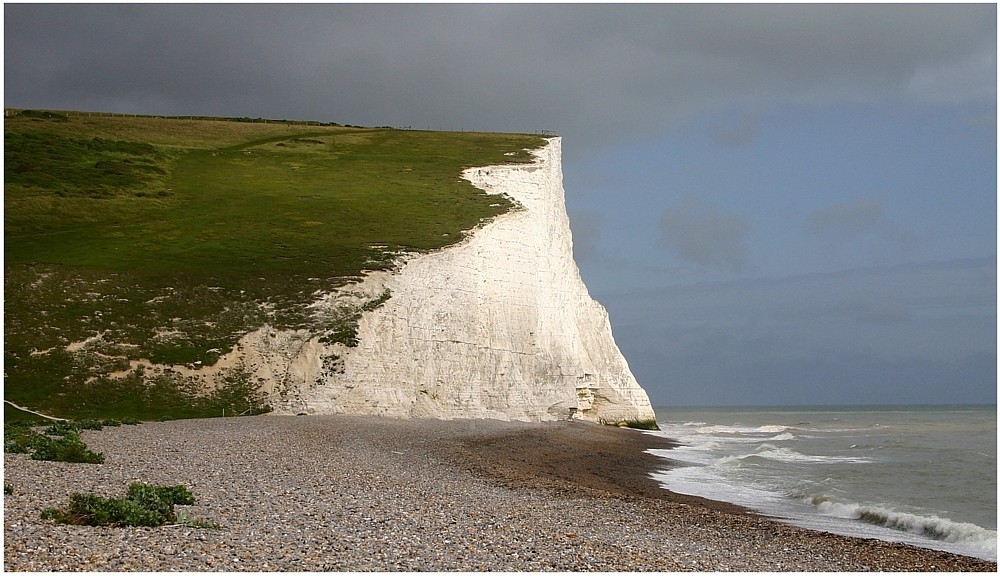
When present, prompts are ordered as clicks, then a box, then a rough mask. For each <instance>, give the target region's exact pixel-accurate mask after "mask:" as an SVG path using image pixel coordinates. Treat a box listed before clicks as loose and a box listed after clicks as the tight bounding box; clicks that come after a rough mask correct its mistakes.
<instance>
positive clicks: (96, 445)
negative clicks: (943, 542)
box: [4, 416, 997, 572]
mask: <svg viewBox="0 0 1000 576" xmlns="http://www.w3.org/2000/svg"><path fill="white" fill-rule="evenodd" d="M82 436H83V439H84V441H85V442H87V444H88V446H90V448H91V449H93V450H95V451H97V452H101V453H103V454H104V455H105V462H104V463H103V464H98V465H92V464H66V463H58V462H41V461H33V460H31V459H30V458H29V457H28V456H26V455H23V454H5V455H4V482H5V484H6V485H7V486H9V487H10V488H11V489H12V493H11V494H8V495H6V496H5V497H4V569H5V570H8V571H321V570H322V571H413V570H430V571H456V570H461V571H480V570H496V571H539V570H559V571H571V570H572V571H577V570H595V571H690V570H695V571H707V570H713V571H715V570H721V571H872V570H874V571H959V570H967V571H984V572H996V570H997V566H996V563H994V562H987V561H983V560H979V559H975V558H969V557H964V556H956V555H953V554H948V553H944V552H936V551H931V550H923V549H919V548H914V547H910V546H906V545H902V544H892V543H886V542H881V541H875V540H863V539H857V538H848V537H842V536H833V535H829V534H824V533H819V532H813V531H808V530H803V529H799V528H795V527H791V526H787V525H784V524H781V523H779V522H776V521H773V520H770V519H767V518H763V517H761V516H758V515H756V514H753V513H750V512H748V511H746V510H743V509H740V508H738V507H734V506H730V505H726V504H721V503H716V502H711V501H707V500H701V499H697V498H690V497H684V496H680V495H677V494H673V493H670V492H668V491H665V490H663V489H661V488H659V487H658V485H657V484H656V483H655V482H654V481H653V480H651V479H649V478H648V472H650V471H652V470H654V469H656V468H657V467H661V466H663V460H661V459H658V458H656V457H653V456H650V455H647V454H644V453H643V450H644V449H646V448H650V447H654V446H655V447H661V448H662V447H664V442H665V441H664V440H663V439H661V438H658V437H655V436H651V435H648V434H643V433H641V432H638V431H633V430H621V429H615V428H608V427H602V426H598V425H595V424H585V423H578V422H558V423H544V424H525V423H508V422H499V421H491V420H451V421H438V420H388V419H380V418H372V417H357V416H304V417H295V416H261V417H252V418H249V417H248V418H221V419H206V420H186V421H173V422H156V423H146V424H142V425H139V426H123V427H120V428H105V429H104V430H101V431H84V432H83V433H82ZM135 481H142V482H147V483H153V484H161V485H175V484H184V485H186V486H187V487H188V488H189V489H190V490H191V492H192V493H193V494H194V496H195V498H196V503H195V505H193V506H184V507H179V508H183V509H184V511H185V512H187V513H189V514H190V515H191V516H194V517H198V518H204V519H207V520H211V521H212V522H215V523H217V524H219V525H220V526H221V528H220V529H217V530H216V529H208V528H192V527H189V526H185V525H171V526H164V527H160V528H89V527H77V526H62V525H54V524H51V523H48V522H45V521H43V520H41V519H40V518H39V515H40V514H41V511H42V510H43V509H45V508H47V507H59V506H64V505H65V504H66V503H67V502H68V500H69V495H70V494H71V493H74V492H89V493H94V494H98V495H102V496H115V497H120V496H122V495H123V494H124V492H125V489H126V487H127V486H128V484H129V483H130V482H135Z"/></svg>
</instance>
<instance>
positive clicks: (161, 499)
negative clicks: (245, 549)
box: [42, 482, 219, 529]
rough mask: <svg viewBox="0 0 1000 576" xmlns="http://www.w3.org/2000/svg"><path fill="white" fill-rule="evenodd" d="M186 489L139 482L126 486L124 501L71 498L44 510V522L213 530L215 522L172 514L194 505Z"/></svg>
mask: <svg viewBox="0 0 1000 576" xmlns="http://www.w3.org/2000/svg"><path fill="white" fill-rule="evenodd" d="M194 503H195V500H194V495H192V494H191V491H190V490H188V488H187V486H184V485H182V484H178V485H177V486H153V485H151V484H145V483H142V482H133V483H132V484H129V487H128V491H127V493H126V494H125V497H124V498H104V497H101V496H95V495H93V494H80V493H75V494H72V495H70V501H69V505H68V506H66V507H65V508H62V509H60V508H46V509H45V510H43V511H42V519H43V520H51V521H53V522H55V523H57V524H75V525H79V526H114V527H124V526H147V527H158V526H163V525H164V524H183V525H186V526H190V527H193V528H215V529H218V528H219V526H218V525H217V524H215V523H214V522H211V521H208V520H203V519H198V518H193V517H191V516H189V515H187V514H185V513H183V512H178V511H176V510H175V508H174V505H175V504H180V505H191V504H194Z"/></svg>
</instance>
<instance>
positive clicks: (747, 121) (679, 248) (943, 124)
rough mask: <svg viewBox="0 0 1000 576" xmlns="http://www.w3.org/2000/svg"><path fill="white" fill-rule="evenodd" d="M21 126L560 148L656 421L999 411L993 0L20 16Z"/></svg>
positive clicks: (8, 23) (100, 11)
mask: <svg viewBox="0 0 1000 576" xmlns="http://www.w3.org/2000/svg"><path fill="white" fill-rule="evenodd" d="M4 49H5V51H4V105H5V106H8V107H20V108H42V109H45V108H47V109H63V110H90V111H108V112H122V113H136V114H162V115H207V116H228V117H243V116H246V117H252V118H257V117H263V118H285V119H303V120H320V121H326V122H338V123H341V124H355V125H369V126H383V125H388V126H399V127H403V126H408V127H412V128H414V129H433V130H488V131H503V132H528V133H537V132H540V131H543V130H544V131H551V132H554V133H557V134H559V135H560V136H562V138H563V174H564V185H565V189H566V202H567V211H568V212H569V216H570V221H571V227H572V230H573V235H574V247H575V254H576V260H577V263H578V265H579V267H580V271H581V275H582V277H583V279H584V281H585V282H586V284H587V286H588V288H589V289H590V292H591V294H592V295H593V296H594V297H595V298H596V299H597V300H598V301H600V302H601V303H602V304H604V305H605V306H606V307H607V308H608V311H609V314H610V316H611V322H612V327H613V331H614V334H615V338H616V340H617V341H618V344H619V346H620V347H621V349H622V352H623V353H624V354H625V357H626V358H627V359H628V362H629V365H630V367H631V368H632V371H633V372H634V373H635V375H636V377H637V379H638V380H639V382H640V384H641V385H642V386H643V388H645V389H646V391H647V392H648V393H649V396H650V399H651V400H652V402H653V404H654V405H656V406H670V405H689V406H690V405H783V404H867V403H879V404H885V403H904V404H905V403H981V402H986V403H995V402H996V391H997V329H996V328H997V325H996V304H997V292H996V255H997V226H996V222H997V220H996V217H997V139H996V138H997V119H996V109H997V108H996V88H997V60H996V54H997V10H996V5H995V4H964V5H958V4H882V5H867V4H833V5H831V4H824V5H818V4H817V5H812V4H795V5H792V4H768V5H754V4H726V5H722V4H671V5H658V4H642V5H627V6H623V5H600V4H582V5H566V4H556V5H536V4H501V5H495V4H472V5H465V4H448V5H425V4H407V5H387V4H369V5H364V4H362V5H357V4H351V5H347V4H298V5H271V4H249V5H227V4H214V5H199V4H166V5H163V4H91V5H85V4H69V5H67V4H61V5H53V4H5V5H4Z"/></svg>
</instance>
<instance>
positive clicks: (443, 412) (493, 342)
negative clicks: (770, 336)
mask: <svg viewBox="0 0 1000 576" xmlns="http://www.w3.org/2000/svg"><path fill="white" fill-rule="evenodd" d="M463 177H464V178H466V179H468V180H470V181H471V182H472V183H473V184H474V185H475V186H477V187H479V188H482V189H484V190H486V191H487V192H489V193H493V194H507V195H508V196H510V197H511V198H513V199H514V200H515V201H516V202H517V203H518V204H519V205H520V207H519V208H517V209H515V210H513V211H511V212H509V213H507V214H504V215H502V216H500V217H499V218H496V219H495V220H493V221H492V222H490V223H488V224H486V225H485V226H483V227H481V228H480V229H478V230H476V231H475V232H474V233H472V234H471V236H470V237H469V238H467V239H465V240H464V241H462V242H460V243H459V244H457V245H454V246H451V247H449V248H446V249H444V250H441V251H438V252H434V253H430V254H423V255H418V256H413V257H411V258H410V259H409V260H408V261H406V262H405V264H403V266H402V267H401V269H400V270H399V271H398V273H396V274H388V273H378V274H373V275H371V276H369V277H368V278H367V279H366V280H365V281H364V282H362V283H359V284H357V285H354V286H351V287H349V288H348V289H345V290H341V291H339V292H338V293H334V294H331V295H328V296H327V297H325V298H323V299H321V300H320V301H318V302H317V303H316V304H314V306H313V308H314V313H315V314H317V315H318V316H319V317H322V315H324V314H328V315H329V314H336V311H337V310H340V309H342V308H343V306H345V305H346V304H349V303H350V301H352V300H353V301H354V303H355V305H356V304H357V303H358V302H365V301H371V300H372V299H374V298H378V297H379V296H380V295H382V297H383V298H384V297H385V296H389V298H388V299H387V300H385V301H384V303H382V304H381V305H380V306H378V307H377V308H375V309H374V310H372V311H369V312H366V313H365V314H364V315H363V317H362V319H361V321H360V324H359V327H358V333H357V339H358V345H357V346H356V347H350V348H349V347H346V346H344V345H343V344H333V345H325V344H321V343H320V341H319V340H318V339H316V338H312V337H311V336H310V335H309V334H307V333H304V332H284V333H278V332H274V331H270V330H269V329H266V328H265V329H263V330H260V331H257V332H255V333H253V334H250V335H248V336H247V337H246V338H244V340H243V341H242V342H241V344H240V346H238V350H239V351H240V352H239V354H240V355H241V356H242V358H243V360H244V364H245V365H247V366H251V367H252V370H253V371H255V372H256V375H257V376H258V377H259V378H261V379H262V381H267V382H270V383H271V385H272V389H271V392H272V404H273V405H274V406H275V408H276V409H277V410H278V411H279V412H294V413H301V412H306V413H325V414H329V413H355V414H357V413H360V414H377V415H384V416H393V417H437V418H498V419H504V420H552V419H563V418H568V417H571V416H572V417H575V418H582V419H586V420H594V421H597V420H602V419H603V420H612V421H616V420H624V419H647V418H653V417H654V414H653V410H652V408H651V406H650V403H649V399H648V398H647V396H646V393H645V392H644V391H643V390H642V388H640V387H639V385H638V383H637V382H636V380H635V378H634V377H633V376H632V373H631V372H630V371H629V368H628V364H627V363H626V361H625V358H624V357H623V356H622V355H621V352H620V351H619V350H618V347H617V346H616V345H615V342H614V339H613V337H612V335H611V326H610V323H609V321H608V315H607V313H606V311H605V310H604V308H603V307H602V306H601V305H600V304H598V303H597V302H595V301H594V300H593V299H591V298H590V295H589V294H588V292H587V288H586V286H584V284H583V281H582V280H581V279H580V273H579V270H578V269H577V266H576V263H575V262H574V260H573V251H572V239H571V234H570V228H569V219H568V217H567V215H566V207H565V199H564V194H563V188H562V166H561V141H560V139H558V138H553V139H550V140H549V141H548V145H547V146H545V147H544V148H542V149H541V150H538V151H536V161H535V162H534V163H532V164H515V165H504V166H491V167H485V168H475V169H470V170H467V171H466V172H465V173H464V174H463ZM386 290H388V292H386Z"/></svg>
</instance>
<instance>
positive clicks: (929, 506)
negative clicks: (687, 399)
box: [654, 407, 997, 560]
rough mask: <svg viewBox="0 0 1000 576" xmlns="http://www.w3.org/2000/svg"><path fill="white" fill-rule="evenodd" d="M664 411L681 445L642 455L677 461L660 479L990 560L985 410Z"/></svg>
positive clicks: (791, 515) (792, 517)
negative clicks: (669, 417)
mask: <svg viewBox="0 0 1000 576" xmlns="http://www.w3.org/2000/svg"><path fill="white" fill-rule="evenodd" d="M673 412H674V414H672V415H675V419H674V420H673V421H672V422H671V421H669V420H666V419H664V420H661V422H660V425H661V429H662V432H661V434H662V435H664V436H666V437H668V438H673V439H675V440H677V441H679V442H681V443H683V444H684V446H683V447H682V448H677V449H675V450H667V451H662V452H661V451H654V453H657V454H658V455H661V456H664V457H666V458H671V459H673V460H675V461H680V462H683V463H684V464H687V465H686V466H680V467H674V468H671V469H670V470H668V471H666V472H664V473H663V474H660V475H657V476H656V477H657V479H658V480H660V481H661V483H662V484H663V485H664V487H665V488H667V489H670V490H673V491H675V492H681V493H686V494H693V495H698V496H703V497H707V498H714V499H720V500H725V501H728V502H733V503H736V504H740V505H743V506H747V507H750V508H753V509H757V510H760V511H762V512H764V513H766V514H769V515H773V516H776V517H780V518H785V519H787V521H788V522H790V523H793V524H796V525H800V526H804V527H808V528H813V529H819V530H824V531H828V532H834V533H839V534H849V535H854V536H860V537H863V538H878V539H882V540H890V541H900V542H907V543H909V544H914V545H917V546H922V547H925V548H935V549H941V550H948V551H951V552H956V553H960V554H968V555H973V556H978V557H980V558H986V559H990V560H995V559H996V553H997V551H996V529H995V526H996V515H995V511H996V498H995V497H996V452H995V450H996V444H995V438H996V412H995V408H993V409H990V408H989V407H986V408H969V409H965V408H963V409H959V410H952V409H943V410H941V409H932V408H919V409H915V410H908V411H905V412H899V411H896V410H885V411H883V410H872V409H860V410H844V409H834V410H827V409H804V410H796V409H776V410H772V409H768V410H753V409H747V410H741V409H725V410H721V409H720V410H691V411H683V410H676V411H673ZM682 423H683V424H682ZM876 423H877V424H879V425H878V426H876ZM943 430H945V431H946V432H942V431H943ZM818 493H822V494H824V495H828V496H823V497H821V498H818V499H816V500H815V501H813V497H811V496H810V497H804V496H805V495H807V494H818ZM859 502H868V503H874V504H864V505H863V504H858V503H859Z"/></svg>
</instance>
